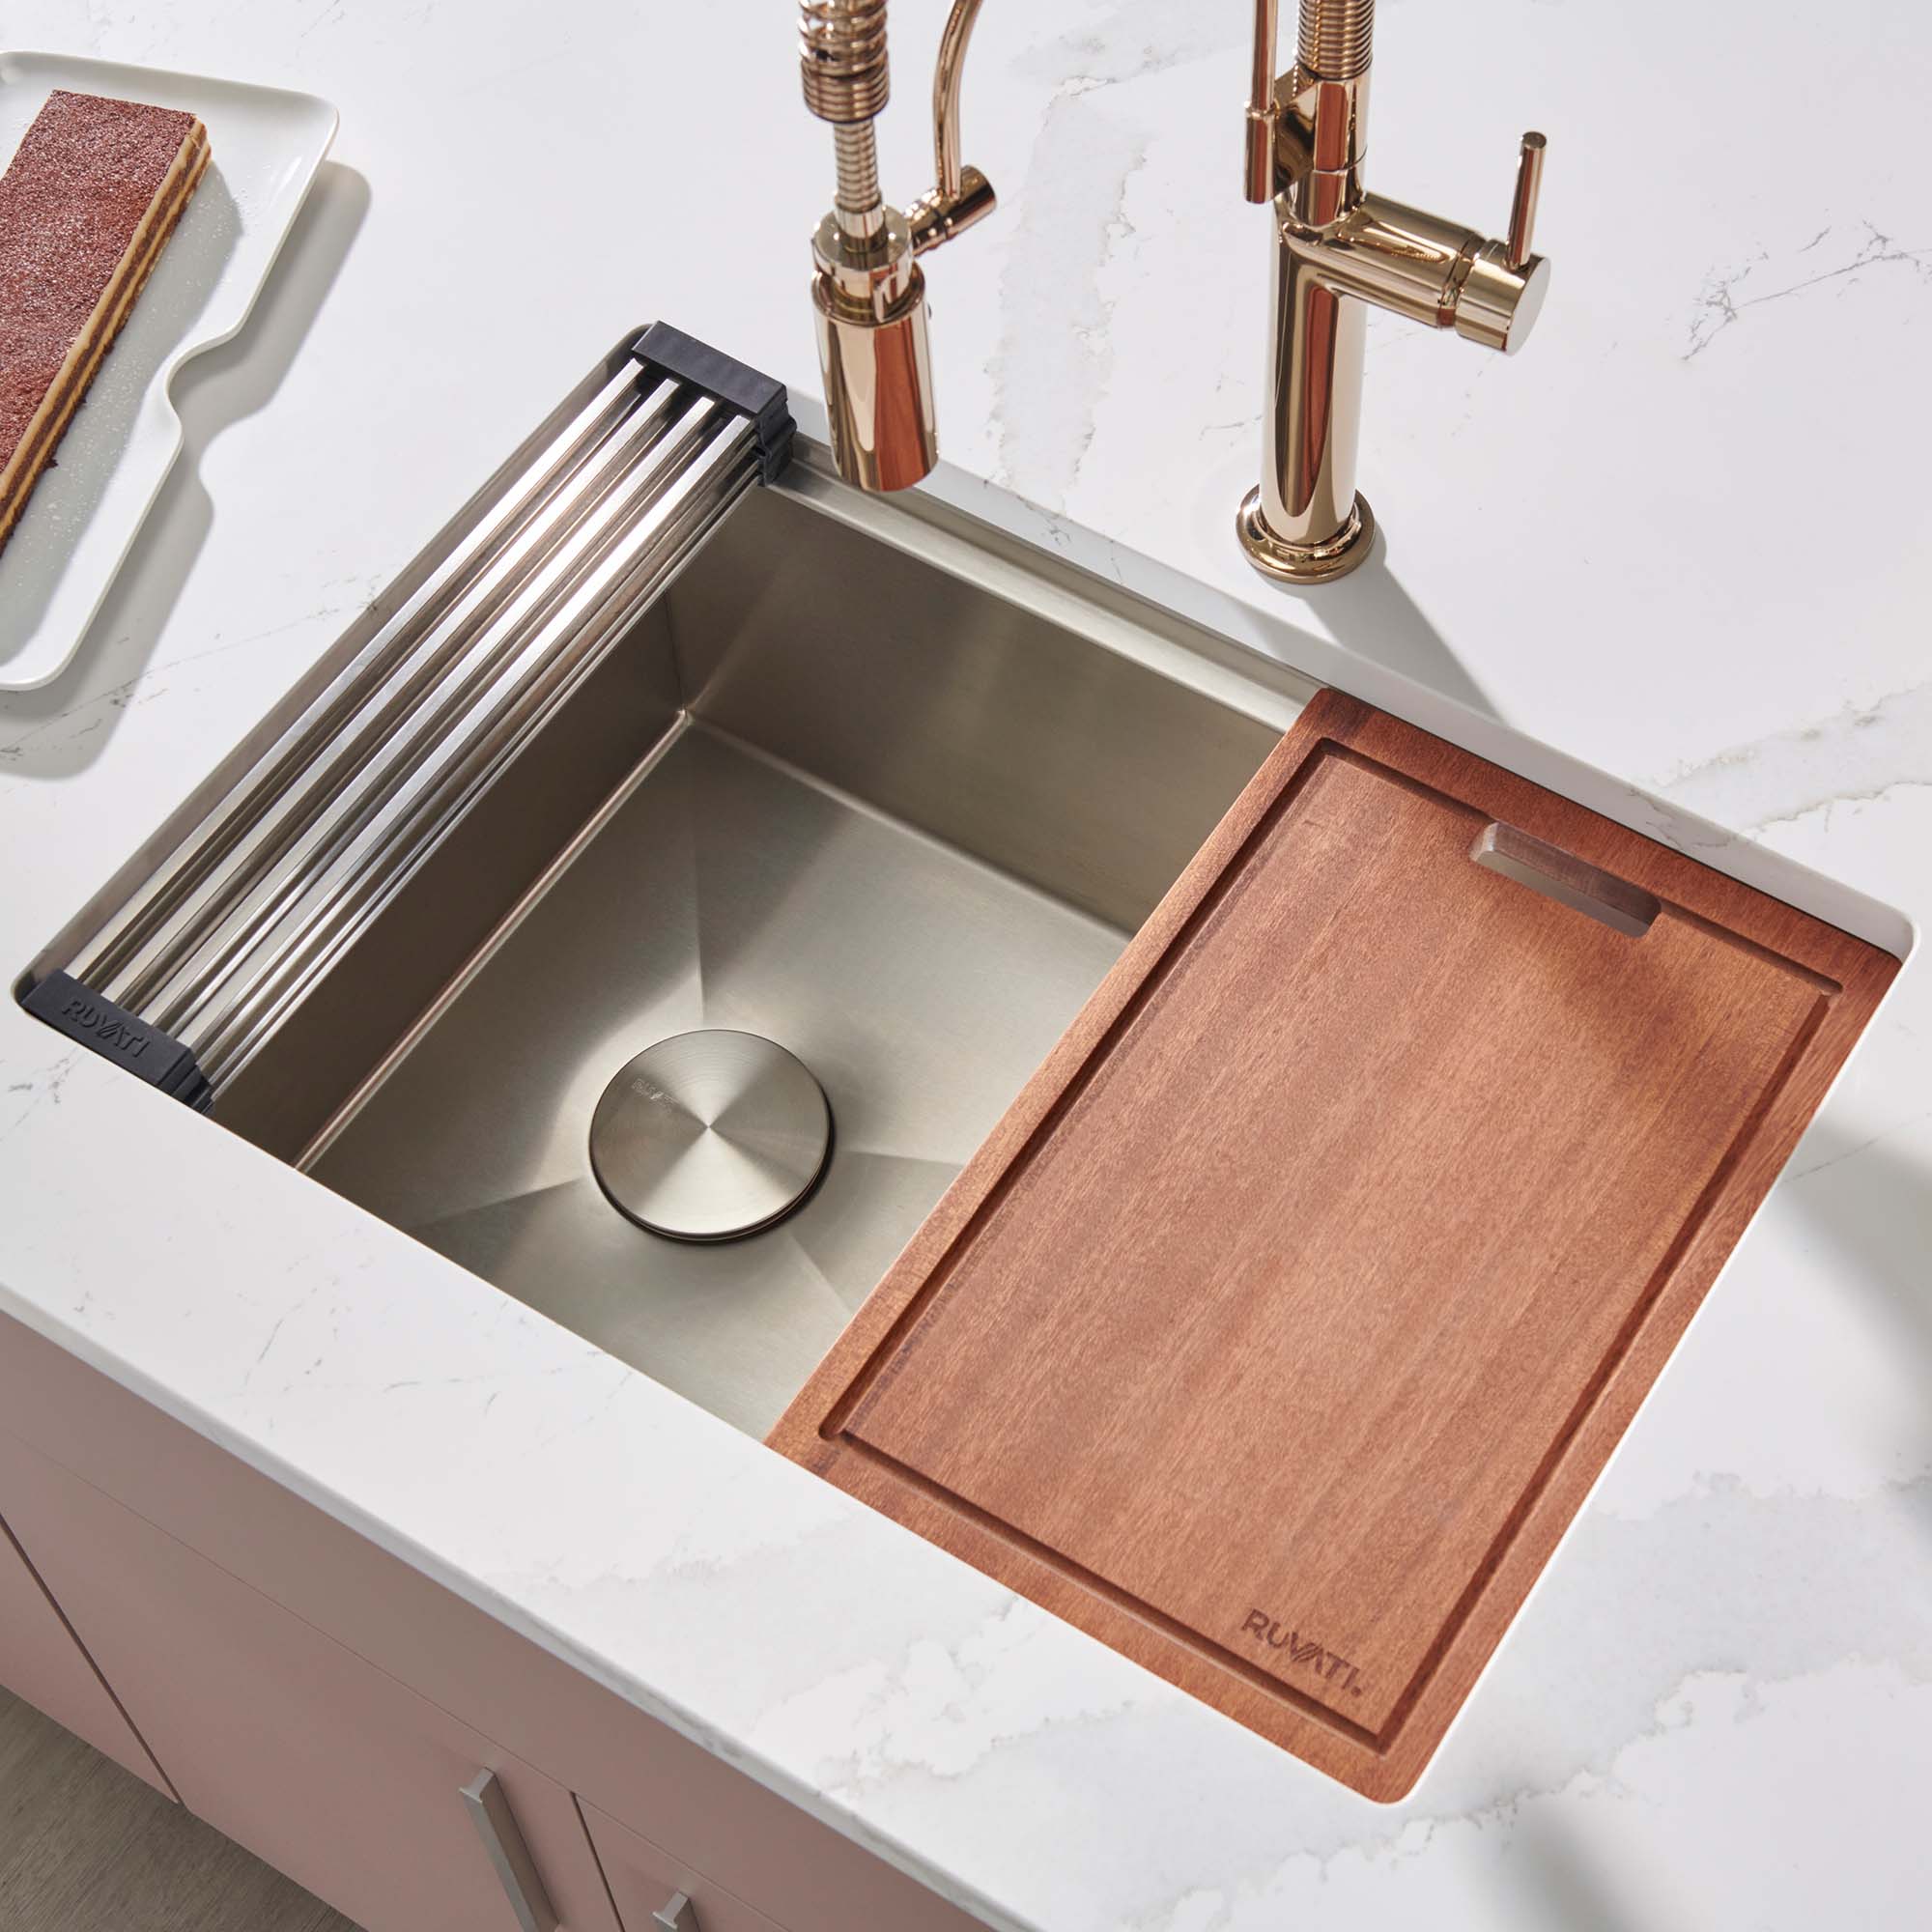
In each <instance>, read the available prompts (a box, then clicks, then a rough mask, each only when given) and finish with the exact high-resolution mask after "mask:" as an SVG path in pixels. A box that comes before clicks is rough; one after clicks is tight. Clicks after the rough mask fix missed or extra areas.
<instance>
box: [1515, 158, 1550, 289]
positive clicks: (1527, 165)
mask: <svg viewBox="0 0 1932 1932" xmlns="http://www.w3.org/2000/svg"><path fill="white" fill-rule="evenodd" d="M1548 146H1549V143H1548V141H1547V140H1545V139H1544V137H1543V136H1542V135H1541V134H1539V133H1537V132H1536V131H1535V130H1534V129H1531V131H1530V132H1529V133H1527V134H1525V135H1524V136H1523V137H1522V150H1521V152H1520V154H1519V155H1518V156H1517V163H1516V192H1515V194H1514V195H1512V196H1511V197H1510V225H1509V243H1508V248H1509V266H1510V267H1511V268H1512V269H1520V268H1521V267H1522V265H1523V264H1524V263H1525V262H1527V261H1528V260H1529V257H1530V237H1531V234H1532V232H1533V231H1534V229H1535V227H1536V198H1537V196H1538V195H1539V194H1541V193H1542V191H1543V156H1544V154H1545V152H1546V151H1547V150H1548Z"/></svg>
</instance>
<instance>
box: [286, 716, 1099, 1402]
mask: <svg viewBox="0 0 1932 1932" xmlns="http://www.w3.org/2000/svg"><path fill="white" fill-rule="evenodd" d="M1126 940H1127V934H1126V932H1125V931H1124V930H1122V928H1120V927H1118V926H1115V925H1113V924H1110V923H1106V922H1104V921H1102V920H1100V919H1098V918H1095V917H1094V916H1093V915H1092V914H1089V913H1086V912H1083V911H1079V910H1076V909H1075V908H1073V907H1071V906H1068V905H1066V904H1065V903H1064V902H1062V901H1060V900H1059V899H1056V898H1055V897H1053V896H1052V895H1049V894H1047V893H1045V892H1043V891H1041V890H1039V889H1038V888H1037V887H1034V886H1030V885H1027V884H1024V883H1022V882H1021V881H1019V880H1017V879H1015V878H1013V877H1011V876H1010V875H1009V874H1008V873H1005V872H1003V871H1001V870H999V869H997V868H996V867H992V866H989V865H987V864H985V863H983V862H981V861H980V860H977V859H974V858H972V857H970V856H968V855H967V854H965V853H963V852H961V851H959V850H958V849H956V848H954V847H952V846H950V845H948V844H946V843H944V842H942V841H941V840H939V839H937V838H932V837H930V836H929V835H927V834H924V833H923V832H920V831H917V830H915V829H913V828H912V827H910V826H908V825H906V824H904V823H902V822H900V821H898V820H896V819H895V818H893V817H891V816H890V815H888V814H886V813H884V812H882V811H880V810H877V809H876V808H873V807H869V806H867V805H865V804H862V803H860V802H858V801H856V800H854V799H852V798H850V797H848V796H846V795H844V794H842V793H841V792H839V791H838V790H836V789H835V788H833V787H832V786H830V785H828V784H826V783H824V782H822V781H818V780H816V779H813V778H811V777H809V776H808V775H806V774H804V773H802V772H800V771H798V770H796V769H794V768H792V767H789V766H787V765H785V764H783V763H781V762H780V761H779V760H777V759H776V758H774V757H772V756H770V755H768V754H766V753H762V752H759V751H755V750H753V749H752V748H750V747H748V746H746V745H744V744H742V743H740V742H737V741H735V740H733V739H732V738H730V737H729V736H727V735H725V734H724V733H722V732H719V731H716V730H714V729H712V728H709V727H707V726H705V725H702V724H698V723H693V722H689V721H686V722H683V723H681V724H680V725H679V726H678V727H676V728H675V729H674V730H673V731H672V732H671V733H670V734H669V736H668V740H667V742H666V743H665V744H663V745H661V746H660V747H659V748H658V749H657V750H656V751H655V752H654V753H652V755H651V756H650V757H649V758H647V759H646V760H645V761H644V763H643V765H642V766H640V768H639V771H638V773H637V774H635V775H634V777H633V779H632V780H631V781H629V783H628V784H627V786H626V787H625V788H624V790H623V791H622V792H621V793H620V794H619V796H618V798H617V800H616V802H615V803H614V804H613V805H612V806H611V808H610V809H608V810H607V812H606V813H605V814H604V815H603V816H602V818H601V822H599V823H597V824H595V826H594V828H593V829H592V830H591V831H590V832H589V833H588V835H587V837H586V838H584V840H583V841H582V843H581V845H580V847H579V849H578V850H577V852H576V853H575V856H574V858H573V859H572V861H571V863H569V864H568V865H567V866H563V867H558V868H556V869H555V870H554V873H553V875H552V880H551V883H550V884H549V885H548V888H547V889H544V890H541V891H540V892H539V893H538V894H537V895H535V896H534V897H533V899H532V900H531V901H530V902H529V903H527V904H526V907H525V908H524V909H523V910H522V912H521V914H520V915H519V916H518V917H517V918H516V919H515V921H514V922H513V923H512V924H511V926H510V928H509V929H508V931H507V933H506V934H505V935H504V936H503V937H502V938H501V939H500V940H499V942H498V943H497V945H496V946H495V947H494V949H493V950H492V951H491V952H489V953H488V955H487V956H486V957H485V958H484V960H483V962H482V963H481V965H480V966H479V967H478V968H477V969H476V970H474V971H473V972H472V973H471V974H470V975H469V978H468V980H467V982H466V983H464V984H463V985H462V987H461V989H460V990H459V991H458V992H457V993H456V994H455V996H454V998H452V999H450V1000H449V1001H448V1002H446V1003H445V1004H444V1005H443V1006H442V1007H441V1009H440V1011H439V1012H438V1013H437V1014H436V1015H435V1017H434V1018H432V1019H431V1020H430V1021H429V1022H428V1024H427V1025H426V1026H425V1027H424V1028H423V1029H422V1030H421V1031H420V1032H419V1033H418V1034H417V1036H416V1037H415V1038H414V1039H413V1040H412V1042H411V1043H410V1045H409V1047H408V1050H407V1051H406V1052H404V1053H403V1054H401V1055H400V1056H399V1057H397V1059H396V1060H395V1061H394V1063H393V1065H392V1067H391V1070H390V1071H389V1072H388V1073H387V1075H386V1077H384V1079H382V1081H381V1082H380V1084H378V1085H375V1086H374V1088H373V1091H370V1092H368V1093H367V1094H365V1095H364V1096H363V1097H362V1099H361V1100H360V1103H359V1105H357V1106H355V1109H354V1111H353V1113H352V1114H351V1115H350V1116H349V1118H348V1119H347V1121H346V1123H344V1124H342V1125H340V1126H339V1128H338V1129H337V1131H336V1132H335V1133H334V1135H333V1137H332V1138H331V1139H330V1140H329V1141H328V1143H327V1146H326V1148H325V1150H324V1151H323V1152H322V1153H321V1154H320V1155H319V1157H317V1158H316V1159H315V1161H314V1163H313V1172H314V1173H315V1175H316V1177H317V1178H318V1179H321V1180H323V1181H325V1182H327V1184H328V1185H329V1186H330V1187H333V1188H335V1189H337V1190H338V1191H339V1192H341V1193H343V1194H346V1195H348V1196H349V1197H350V1198H352V1199H353V1200H355V1201H357V1202H359V1203H361V1204H362V1205H363V1206H364V1207H366V1208H369V1209H371V1210H372V1211H373V1212H375V1213H377V1214H380V1215H381V1216H382V1217H383V1218H384V1219H385V1220H387V1221H389V1222H391V1223H392V1224H394V1225H395V1226H397V1227H399V1228H402V1229H404V1230H406V1231H407V1232H409V1233H410V1234H412V1235H413V1236H416V1237H417V1238H418V1239H420V1240H422V1241H424V1242H426V1243H428V1245H430V1246H431V1247H433V1248H435V1249H437V1250H438V1251H439V1252H440V1253H441V1254H444V1255H446V1256H448V1257H449V1259H450V1260H452V1261H455V1262H457V1263H460V1264H462V1265H463V1266H465V1267H467V1268H469V1269H470V1270H472V1271H473V1272H474V1273H476V1274H479V1275H482V1276H483V1277H484V1278H485V1279H487V1280H489V1281H491V1282H494V1283H495V1284H496V1285H497V1287H499V1288H501V1289H503V1290H504V1291H505V1292H507V1293H510V1294H513V1295H515V1296H516V1297H517V1298H518V1299H519V1300H521V1301H524V1302H526V1303H527V1304H529V1305H530V1306H531V1307H533V1308H537V1309H540V1310H542V1312H543V1313H545V1314H547V1315H549V1316H551V1317H553V1318H554V1320H556V1321H560V1322H562V1323H563V1324H564V1325H565V1326H566V1327H569V1328H571V1329H573V1330H575V1331H576V1332H577V1333H579V1334H581V1335H582V1336H584V1337H585V1338H586V1339H587V1340H590V1341H592V1342H594V1343H596V1344H597V1345H598V1346H599V1347H600V1348H603V1349H606V1350H609V1351H610V1352H611V1353H612V1354H614V1355H617V1356H619V1357H621V1358H622V1359H623V1360H625V1361H627V1362H629V1363H631V1364H632V1365H633V1366H635V1367H637V1368H639V1369H641V1370H642V1371H644V1372H645V1373H646V1374H648V1375H650V1376H652V1377H654V1378H656V1379H657V1380H659V1381H661V1382H664V1383H665V1384H667V1385H668V1387H671V1388H674V1389H676V1390H678V1391H679V1392H680V1393H681V1394H683V1395H685V1396H687V1397H689V1398H690V1399H691V1400H692V1401H694V1402H696V1403H699V1404H701V1405H702V1406H704V1407H706V1408H708V1409H711V1410H712V1411H713V1412H714V1413H716V1414H718V1415H720V1416H722V1417H723V1418H724V1419H725V1420H726V1421H729V1422H731V1423H733V1424H735V1425H736V1426H737V1427H739V1428H741V1429H744V1430H747V1431H750V1432H752V1433H753V1434H756V1435H763V1434H764V1433H765V1432H766V1431H767V1430H768V1429H769V1428H770V1426H771V1425H772V1423H773V1422H775V1421H776V1420H777V1418H778V1416H779V1414H780V1413H781V1411H782V1409H783V1408H784V1406H785V1405H786V1403H787V1402H789V1400H790V1399H791V1397H792V1396H793V1395H794V1394H795V1393H796V1392H797V1390H798V1388H799V1386H800V1384H801V1383H802V1382H803V1381H804V1379H805V1378H806V1377H807V1376H808V1375H809V1374H810V1371H811V1369H812V1368H813V1366H814V1365H815V1364H816V1363H817V1361H818V1359H819V1358H820V1356H821V1355H822V1354H823V1353H824V1352H825V1350H827V1349H828V1348H830V1347H831V1345H832V1344H833V1342H835V1341H836V1340H837V1339H838V1334H839V1332H840V1331H841V1330H842V1329H843V1328H844V1326H845V1324H846V1322H847V1321H849V1319H850V1318H851V1315H852V1313H853V1311H854V1310H855V1309H856V1308H857V1307H858V1306H859V1304H860V1303H861V1302H862V1301H863V1300H864V1299H865V1297H866V1295H867V1293H868V1292H869V1291H870V1290H871V1288H872V1287H873V1285H874V1284H875V1283H876V1282H877V1281H878V1279H879V1277H880V1275H881V1274H883V1273H884V1271H885V1269H886V1267H887V1265H888V1264H890V1263H891V1261H892V1260H893V1258H894V1256H895V1254H896V1253H897V1252H898V1250H899V1248H900V1247H901V1246H903V1245H904V1243H905V1241H906V1239H907V1238H908V1237H909V1236H911V1235H912V1233H913V1232H914V1230H915V1229H917V1228H918V1226H919V1225H920V1223H921V1222H922V1221H923V1219H924V1218H925V1215H926V1214H927V1212H928V1211H929V1210H930V1208H932V1206H933V1204H934V1203H935V1202H936V1201H937V1200H938V1199H939V1196H940V1195H941V1193H943V1192H944V1190H945V1188H946V1186H947V1184H948V1183H949V1182H950V1181H951V1180H952V1177H953V1176H954V1175H955V1174H956V1173H957V1172H958V1170H959V1168H960V1167H961V1166H962V1165H963V1164H964V1162H965V1161H966V1159H967V1158H968V1156H969V1155H970V1154H971V1153H972V1152H973V1151H974V1150H975V1148H977V1147H978V1145H979V1144H980V1140H981V1139H983V1138H984V1136H985V1134H986V1133H987V1131H988V1130H989V1129H990V1128H991V1127H992V1126H993V1124H994V1123H995V1122H997V1121H998V1120H999V1118H1000V1116H1001V1114H1002V1113H1003V1112H1004V1111H1005V1109H1006V1107H1007V1105H1008V1104H1009V1101H1010V1100H1011V1098H1012V1096H1013V1094H1015V1093H1017V1092H1018V1090H1019V1088H1020V1087H1021V1085H1022V1084H1023V1083H1024V1082H1025V1080H1026V1078H1027V1076H1028V1075H1029V1074H1030V1073H1031V1072H1032V1071H1033V1069H1034V1067H1035V1066H1036V1065H1037V1064H1038V1062H1039V1061H1040V1060H1041V1059H1042V1058H1043V1057H1044V1055H1045V1054H1046V1052H1047V1050H1048V1049H1049V1048H1050V1047H1051V1046H1052V1044H1053V1042H1054V1041H1055V1039H1056V1038H1058V1037H1059V1035H1060V1034H1061V1032H1062V1031H1063V1030H1064V1028H1065V1025H1066V1024H1067V1022H1068V1021H1069V1020H1071V1019H1072V1017H1073V1016H1074V1014H1075V1013H1076V1012H1078V1010H1079V1009H1080V1007H1081V1006H1082V1004H1083V1003H1084V1002H1085V1000H1086V998H1087V996H1088V995H1089V994H1090V993H1091V992H1092V991H1093V989H1094V986H1095V985H1097V984H1098V983H1099V980H1101V978H1102V977H1103V976H1104V975H1105V973H1106V972H1107V969H1108V968H1109V967H1110V966H1111V965H1112V964H1113V963H1114V960H1115V959H1116V958H1117V957H1118V955H1119V954H1120V952H1121V951H1122V948H1123V947H1124V946H1125V944H1126ZM699 1028H720V1029H730V1030H734V1031H736V1032H740V1033H747V1034H754V1035H762V1036H765V1037H767V1038H769V1039H772V1040H776V1041H779V1042H781V1044H782V1045H783V1046H784V1047H785V1048H786V1049H787V1050H788V1051H789V1052H790V1053H792V1054H795V1055H796V1056H797V1058H798V1060H799V1061H801V1062H803V1064H804V1065H805V1066H806V1067H809V1068H810V1071H811V1073H812V1074H813V1075H815V1076H816V1078H817V1080H818V1081H819V1083H820V1084H821V1085H822V1087H823V1088H824V1091H825V1094H826V1096H827V1099H828V1101H829V1103H830V1108H831V1113H832V1118H833V1120H834V1121H835V1122H837V1135H836V1141H835V1144H834V1146H833V1149H832V1152H831V1155H830V1158H829V1160H828V1162H827V1163H826V1167H825V1172H824V1176H823V1179H822V1180H821V1181H820V1182H819V1185H818V1187H817V1189H816V1191H815V1192H813V1193H812V1194H811V1195H810V1198H809V1199H807V1200H806V1202H805V1204H804V1205H803V1207H801V1208H798V1209H797V1210H796V1211H795V1212H794V1213H792V1214H791V1215H790V1216H789V1218H787V1219H785V1220H783V1221H782V1222H781V1223H780V1224H779V1225H776V1226H773V1227H771V1228H769V1229H767V1230H766V1231H765V1232H763V1233H761V1234H754V1235H752V1236H748V1237H746V1238H743V1239H740V1240H735V1241H731V1242H729V1243H725V1244H706V1245H697V1244H693V1243H690V1242H686V1241H679V1240H671V1239H667V1238H664V1237H663V1236H659V1235H655V1234H653V1233H651V1232H649V1231H648V1230H646V1229H645V1228H642V1227H639V1225H637V1224H636V1223H635V1222H634V1221H632V1220H630V1219H628V1218H627V1217H626V1215H625V1214H624V1213H623V1212H621V1211H620V1210H619V1209H618V1208H617V1207H616V1206H614V1205H613V1203H612V1202H611V1199H610V1198H608V1197H607V1195H606V1193H605V1191H604V1189H603V1188H602V1187H601V1186H600V1185H599V1183H598V1179H597V1176H596V1174H595V1173H594V1172H593V1170H592V1165H591V1155H590V1128H591V1122H592V1119H593V1116H594V1115H595V1113H596V1111H597V1105H598V1101H599V1099H600V1098H601V1097H602V1095H603V1094H604V1092H605V1090H606V1088H607V1087H608V1086H609V1084H610V1082H611V1076H612V1074H613V1073H614V1072H615V1071H616V1070H617V1069H618V1068H620V1067H622V1066H623V1065H625V1064H626V1063H627V1062H628V1061H629V1060H630V1059H631V1058H632V1057H633V1056H634V1055H636V1054H638V1053H639V1052H640V1051H642V1050H643V1049H645V1048H647V1047H649V1046H651V1045H653V1044H654V1043H655V1042H657V1041H660V1040H663V1039H664V1038H665V1037H667V1036H668V1035H675V1034H680V1033H685V1032H688V1031H691V1030H694V1029H699Z"/></svg>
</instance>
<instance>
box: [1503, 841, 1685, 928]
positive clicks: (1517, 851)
mask: <svg viewBox="0 0 1932 1932" xmlns="http://www.w3.org/2000/svg"><path fill="white" fill-rule="evenodd" d="M1469 857H1470V858H1472V859H1473V860H1474V861H1475V862H1476V864H1477V865H1479V866H1483V867H1488V868H1489V870H1491V871H1492V872H1500V873H1501V874H1502V875H1503V877H1504V878H1506V879H1514V880H1515V881H1516V882H1517V884H1518V885H1520V886H1527V887H1528V888H1529V889H1530V891H1531V892H1533V893H1541V894H1542V895H1544V897H1545V898H1548V899H1554V900H1555V901H1556V902H1557V904H1558V905H1566V906H1568V907H1569V908H1570V909H1571V910H1572V911H1573V912H1580V913H1585V914H1587V915H1588V916H1589V917H1590V918H1591V919H1595V920H1601V921H1602V922H1603V923H1604V924H1605V925H1607V926H1609V927H1610V928H1611V929H1612V930H1613V931H1616V932H1621V933H1624V934H1627V935H1628V936H1629V937H1630V938H1632V939H1641V938H1642V937H1643V936H1644V934H1645V933H1646V932H1648V931H1649V930H1650V928H1651V923H1652V922H1653V921H1654V920H1655V919H1656V918H1657V915H1658V914H1659V913H1660V912H1662V910H1663V908H1662V905H1661V903H1660V902H1659V901H1658V900H1657V899H1655V898H1653V897H1652V896H1651V895H1650V894H1649V893H1647V892H1645V891H1644V890H1643V889H1642V887H1640V886H1634V885H1632V884H1631V883H1630V881H1629V880H1628V879H1620V878H1618V877H1617V876H1616V875H1615V874H1614V873H1612V872H1605V870H1603V868H1602V867H1597V866H1592V865H1590V864H1589V863H1588V862H1587V861H1586V860H1583V859H1579V858H1577V856H1576V855H1575V854H1574V853H1571V852H1566V851H1564V850H1563V848H1562V847H1561V846H1560V845H1551V844H1550V843H1549V842H1548V840H1547V839H1542V838H1532V837H1531V836H1530V834H1529V833H1527V832H1520V831H1519V830H1518V829H1517V828H1516V827H1515V826H1514V825H1505V824H1503V822H1502V821H1501V820H1500V819H1492V820H1491V821H1490V823H1489V824H1488V825H1486V826H1485V827H1484V828H1483V830H1482V833H1481V835H1480V836H1479V837H1478V838H1477V839H1476V842H1475V844H1473V845H1472V846H1471V847H1470V848H1469Z"/></svg>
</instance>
